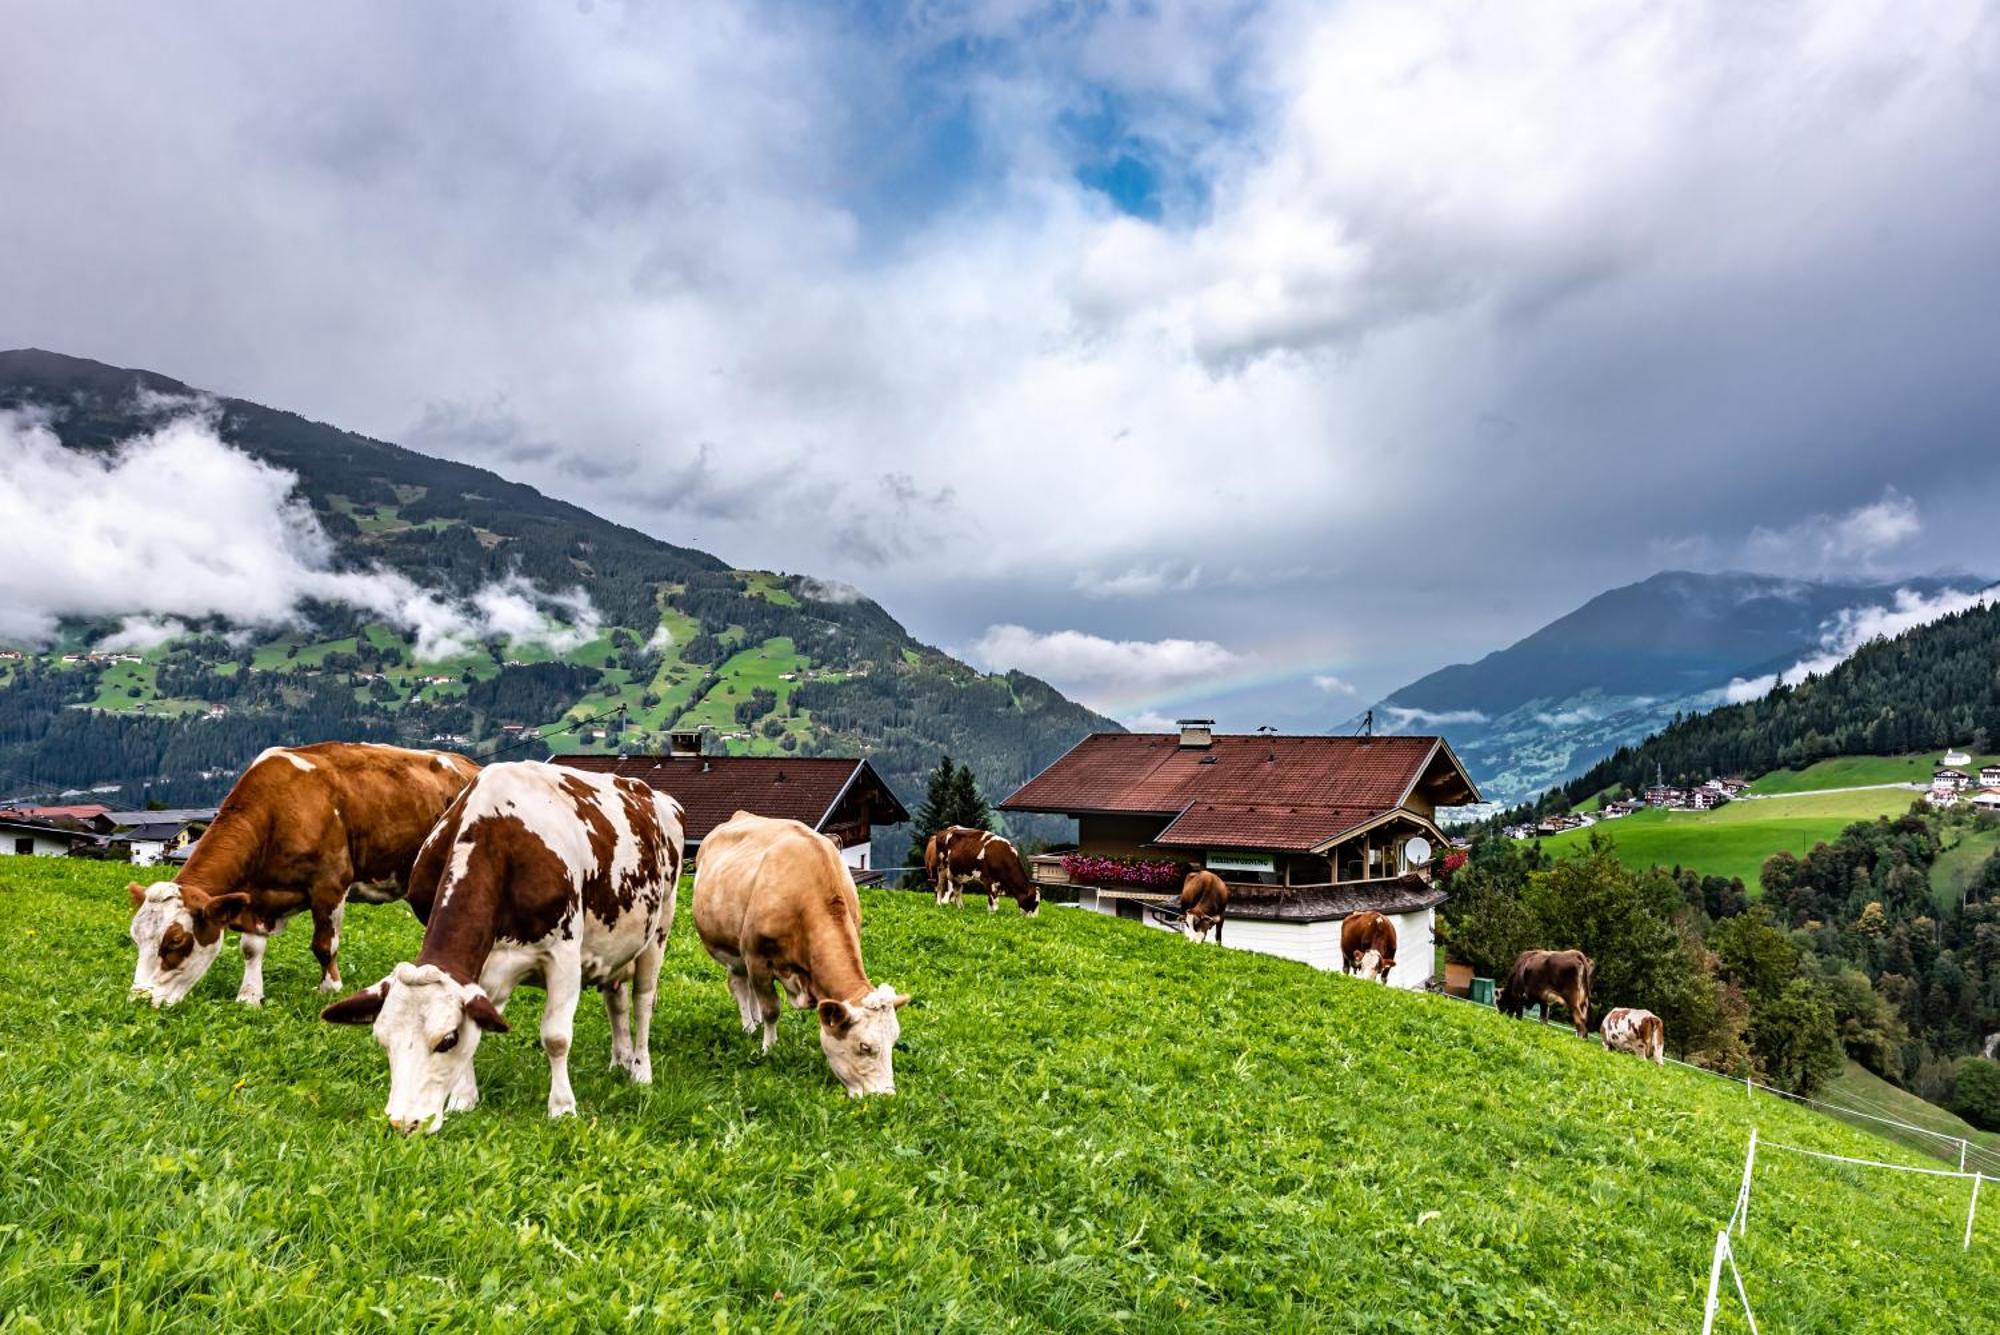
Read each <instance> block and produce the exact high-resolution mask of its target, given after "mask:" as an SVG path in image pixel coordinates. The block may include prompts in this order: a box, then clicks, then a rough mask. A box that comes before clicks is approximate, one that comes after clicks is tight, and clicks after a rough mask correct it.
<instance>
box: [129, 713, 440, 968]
mask: <svg viewBox="0 0 2000 1335" xmlns="http://www.w3.org/2000/svg"><path fill="white" fill-rule="evenodd" d="M478 772H479V766H477V765H475V764H474V763H473V762H472V761H470V760H467V759H466V758H465V757H464V756H460V755H453V754H451V753H450V752H447V751H409V750H405V749H403V748H402V747H399V746H377V745H374V744H372V743H365V742H320V743H318V744H316V745H313V746H294V747H273V748H271V749H270V750H268V751H266V752H264V753H263V754H262V755H260V756H258V757H257V758H256V759H255V760H253V761H252V762H250V767H249V768H248V769H246V770H244V771H243V777H241V778H240V779H238V780H237V781H236V785H235V786H234V787H233V788H231V789H230V790H229V795H228V796H227V797H225V798H223V799H222V806H221V808H220V809H219V810H218V811H217V812H216V814H215V821H214V823H213V824H211V825H210V826H209V827H208V832H207V833H206V834H204V835H202V837H201V839H200V841H199V842H197V843H196V844H195V846H194V851H193V853H191V854H190V855H189V857H188V861H187V866H186V867H184V868H182V870H181V874H180V876H179V877H178V878H177V879H176V880H172V881H160V882H156V883H154V884H153V885H151V886H141V885H136V884H135V885H133V886H132V887H131V894H132V909H133V914H132V941H133V944H134V945H136V946H137V947H138V948H139V959H138V964H137V966H136V967H135V969H134V971H133V975H132V995H133V996H135V997H140V996H143V997H149V998H151V999H152V1002H153V1004H154V1005H155V1006H171V1005H173V1004H174V1003H175V1002H177V1001H179V1000H181V998H183V997H185V996H186V995H187V994H188V993H189V992H190V991H192V990H193V988H194V985H195V984H196V983H198V982H200V981H201V978H202V975H203V974H205V973H207V972H208V969H209V966H210V965H212V964H214V963H215V957H216V956H217V955H219V954H221V953H222V934H223V932H224V931H225V930H228V931H234V932H240V933H242V937H243V986H242V987H241V988H240V989H239V990H238V991H237V993H236V999H237V1000H238V1001H242V1002H247V1003H248V1004H250V1005H252V1006H255V1005H260V1004H261V1003H262V1002H263V1000H264V947H265V942H266V938H268V937H269V936H270V935H271V934H272V933H274V932H276V931H278V930H279V929H280V928H281V927H283V926H284V924H285V921H286V919H288V918H290V917H291V916H292V915H293V914H296V913H299V912H302V911H309V912H311V914H312V921H313V938H312V949H313V954H314V956H316V957H317V958H318V960H319V966H320V991H322V992H332V991H335V990H337V989H338V988H339V987H340V960H339V952H340V924H341V919H342V917H343V916H344V915H345V913H346V909H347V898H348V895H349V892H350V891H352V893H353V896H354V898H356V899H359V900H361V901H362V902H364V903H374V904H386V903H388V902H390V901H392V900H396V899H401V898H402V897H403V896H404V894H406V893H407V891H408V889H409V875H410V864H411V863H412V862H414V861H415V860H416V856H417V849H418V848H419V847H420V846H421V845H422V844H423V842H424V836H426V835H428V834H429V833H430V832H431V827H432V826H433V825H436V824H437V821H438V817H439V816H441V815H443V814H444V809H445V808H446V807H447V806H449V805H451V802H452V799H454V798H456V797H457V796H458V795H459V793H460V792H462V791H463V790H464V789H465V786H466V785H467V784H468V783H470V782H472V778H473V776H474V775H475V774H477V773H478Z"/></svg>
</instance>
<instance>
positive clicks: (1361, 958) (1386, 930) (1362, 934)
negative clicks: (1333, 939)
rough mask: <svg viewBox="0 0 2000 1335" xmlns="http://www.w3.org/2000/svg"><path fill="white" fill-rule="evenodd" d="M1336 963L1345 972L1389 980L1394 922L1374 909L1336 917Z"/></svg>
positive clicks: (1394, 944)
mask: <svg viewBox="0 0 2000 1335" xmlns="http://www.w3.org/2000/svg"><path fill="white" fill-rule="evenodd" d="M1340 967H1341V968H1342V969H1343V970H1345V971H1346V972H1348V973H1351V974H1360V975H1361V976H1362V977H1364V978H1365V977H1371V976H1372V977H1373V978H1375V979H1376V981H1378V982H1383V983H1386V982H1388V981H1389V974H1390V972H1391V971H1392V970H1393V969H1394V968H1395V967H1396V924H1395V923H1393V922H1390V921H1389V919H1388V918H1387V917H1385V916H1384V915H1382V914H1380V913H1377V912H1376V911H1375V910H1374V909H1363V910H1362V911H1361V912H1359V913H1350V914H1348V915H1347V916H1346V917H1345V918H1343V919H1341V920H1340Z"/></svg>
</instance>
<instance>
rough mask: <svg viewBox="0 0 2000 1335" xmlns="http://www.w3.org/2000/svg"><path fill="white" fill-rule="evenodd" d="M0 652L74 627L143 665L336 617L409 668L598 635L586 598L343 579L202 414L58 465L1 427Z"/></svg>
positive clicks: (501, 587) (302, 507)
mask: <svg viewBox="0 0 2000 1335" xmlns="http://www.w3.org/2000/svg"><path fill="white" fill-rule="evenodd" d="M0 476H5V478H6V479H7V483H6V486H4V487H0V565H4V566H5V568H7V569H9V570H14V571H19V572H32V578H19V579H15V580H12V581H10V582H9V584H8V587H7V590H6V592H5V594H4V595H0V638H4V639H10V640H23V641H29V642H36V643H41V642H47V641H48V640H50V639H52V638H53V637H54V635H55V634H56V631H57V626H58V623H59V622H60V621H61V620H62V619H64V618H68V617H88V618H111V617H116V618H119V619H120V623H119V627H118V629H117V630H116V631H115V632H113V633H112V634H111V635H110V636H108V637H107V638H106V639H104V640H103V641H102V642H101V646H102V647H104V648H106V649H123V650H137V649H144V648H148V647H151V646H152V645H154V644H158V643H160V642H161V641H163V640H166V639H171V638H173V637H174V636H175V635H178V634H181V633H183V632H184V631H185V630H186V629H187V625H188V623H190V622H195V621H205V620H214V619H221V620H224V621H227V622H229V623H231V624H233V625H238V626H256V627H272V626H283V625H292V624H298V623H300V622H301V621H302V620H303V616H302V613H301V610H300V608H301V605H302V604H303V603H305V602H307V601H315V600H316V601H319V602H326V603H341V604H345V605H347V606H350V607H353V608H356V609H358V610H360V611H363V612H366V613H367V614H369V615H370V616H373V617H376V618H378V619H380V620H382V621H385V622H388V623H389V624H391V625H394V626H396V627H398V628H400V629H402V630H404V631H406V632H409V633H410V634H411V635H412V636H413V637H414V638H415V641H416V647H417V652H418V654H419V656H421V657H425V658H440V657H447V656H449V655H451V654H454V653H459V652H462V651H464V650H465V649H466V648H468V647H470V646H471V645H473V644H475V643H477V642H479V641H482V640H487V639H492V638H496V637H497V638H502V639H509V640H514V641H518V642H535V643H542V644H547V645H548V646H550V647H551V648H553V649H557V650H563V649H569V648H574V647H576V646H577V645H579V644H582V643H584V642H585V641H587V640H589V639H590V638H591V637H592V636H594V635H595V634H596V632H597V628H598V625H599V618H598V615H597V611H596V609H595V608H594V607H593V606H592V605H591V603H590V600H589V598H588V597H587V596H586V595H585V594H584V593H583V591H582V590H580V589H568V590H561V591H556V592H551V591H548V590H545V589H541V588H538V587H537V586H535V585H534V584H532V583H530V582H529V581H527V580H525V579H522V578H520V577H518V576H513V577H509V578H507V579H503V580H498V581H495V582H493V583H490V584H487V585H485V586H484V587H482V588H479V589H477V590H474V591H473V592H472V593H471V594H469V595H467V596H464V597H458V596H453V595H447V594H444V593H440V592H438V591H436V590H432V589H426V588H424V587H422V586H420V585H418V584H417V583H416V582H415V581H414V580H412V579H411V578H410V577H409V576H407V575H404V574H402V573H401V572H398V571H394V570H390V569H388V568H386V567H382V566H369V567H364V568H359V569H345V568H340V567H339V566H338V564H337V562H336V559H335V557H336V552H335V547H334V544H333V541H332V539H331V538H330V537H328V535H327V533H326V531H325V530H324V529H323V528H321V527H320V524H319V521H318V519H317V518H316V517H315V516H314V515H313V512H312V509H311V508H310V507H309V506H308V505H307V504H306V503H305V502H304V501H303V500H302V499H300V498H299V497H298V496H297V495H295V494H294V490H293V489H294V487H295V485H296V483H297V481H298V479H297V478H296V477H294V476H293V475H292V474H291V473H288V472H286V471H284V470H283V469H279V468H273V467H271V466H269V465H267V464H264V463H261V462H259V461H258V460H256V459H253V458H251V457H250V456H249V455H247V454H245V453H243V452H242V451H240V450H236V449H233V448H231V447H230V446H229V445H227V444H225V443H224V442H223V441H222V440H221V438H220V437H218V436H217V434H216V431H215V427H214V423H213V421H212V420H211V419H210V418H208V417H206V416H202V415H182V416H177V417H172V418H170V419H168V420H166V421H165V422H163V423H162V424H161V425H160V426H158V427H157V428H155V429H154V430H152V431H151V432H149V433H147V434H145V435H142V436H138V437H135V438H134V439H132V440H129V441H127V442H125V443H124V444H123V445H121V446H120V447H119V448H118V449H117V450H116V451H114V452H111V453H108V454H83V453H77V452H73V451H70V450H66V449H64V448H63V447H62V445H61V444H60V443H59V442H58V441H57V439H56V436H55V434H54V433H53V432H52V431H50V430H49V429H48V427H47V426H46V425H45V424H44V423H43V422H41V421H38V420H36V419H35V418H33V417H29V416H24V415H21V414H16V413H8V414H0Z"/></svg>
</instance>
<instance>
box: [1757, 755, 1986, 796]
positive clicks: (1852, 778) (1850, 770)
mask: <svg viewBox="0 0 2000 1335" xmlns="http://www.w3.org/2000/svg"><path fill="white" fill-rule="evenodd" d="M1942 756H1943V752H1939V751H1926V752H1924V753H1923V754H1921V755H1909V756H1835V757H1834V758H1833V759H1831V760H1821V761H1818V762H1816V763H1814V764H1811V765H1807V766H1806V767H1805V768H1804V769H1774V770H1772V771H1771V772H1770V773H1769V774H1765V775H1762V776H1760V777H1759V778H1757V779H1756V780H1755V781H1754V782H1752V783H1751V785H1750V791H1751V792H1753V793H1810V792H1818V791H1820V790H1822V789H1827V788H1859V787H1862V786H1864V785H1866V784H1871V783H1921V784H1926V785H1928V784H1929V783H1930V781H1931V775H1932V774H1934V773H1936V772H1937V769H1938V766H1939V765H1941V764H1942V763H1943V760H1942V758H1941V757H1942ZM1992 764H2000V760H1996V759H1995V758H1994V757H1993V756H1974V757H1973V758H1972V764H1971V766H1970V767H1969V768H1970V769H1971V770H1973V771H1974V777H1975V778H1976V777H1978V775H1977V770H1978V768H1979V767H1980V766H1981V765H1992Z"/></svg>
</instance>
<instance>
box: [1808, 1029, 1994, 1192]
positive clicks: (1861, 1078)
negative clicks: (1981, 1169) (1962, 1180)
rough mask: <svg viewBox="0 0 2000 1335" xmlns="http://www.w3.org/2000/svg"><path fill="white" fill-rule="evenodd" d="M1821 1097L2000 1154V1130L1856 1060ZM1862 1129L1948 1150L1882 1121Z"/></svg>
mask: <svg viewBox="0 0 2000 1335" xmlns="http://www.w3.org/2000/svg"><path fill="white" fill-rule="evenodd" d="M1820 1097H1821V1098H1822V1099H1823V1100H1824V1101H1825V1102H1827V1103H1831V1104H1835V1105H1838V1106H1842V1107H1849V1108H1853V1109H1855V1110H1857V1111H1858V1112H1863V1113H1867V1114H1870V1115H1871V1116H1874V1117H1882V1118H1887V1119H1889V1120H1890V1121H1895V1122H1906V1123H1908V1124H1909V1125H1910V1126H1920V1127H1924V1128H1926V1129H1927V1130H1931V1131H1935V1132H1937V1133H1938V1135H1940V1136H1952V1137H1956V1138H1958V1139H1961V1140H1969V1141H1971V1142H1972V1143H1973V1144H1974V1145H1977V1146H1980V1147H1982V1148H1984V1149H1987V1150H1991V1151H1992V1152H1993V1153H1995V1154H2000V1134H1996V1133H1994V1132H1992V1131H1981V1130H1979V1129H1978V1128H1977V1127H1975V1126H1973V1125H1972V1123H1970V1122H1968V1121H1966V1120H1965V1119H1964V1118H1962V1117H1960V1116H1959V1115H1958V1114H1957V1113H1954V1112H1952V1111H1951V1110H1950V1109H1948V1108H1940V1107H1938V1106H1937V1105H1936V1104H1935V1103H1926V1102H1925V1101H1924V1100H1922V1099H1920V1098H1918V1097H1917V1096H1916V1095H1915V1094H1912V1093H1910V1091H1909V1090H1907V1089H1902V1088H1899V1087H1898V1086H1895V1085H1892V1084H1890V1083H1889V1082H1888V1081H1887V1080H1884V1079H1883V1078H1882V1077H1881V1076H1879V1075H1876V1074H1875V1073H1874V1072H1873V1071H1871V1070H1869V1069H1868V1068H1867V1067H1865V1066H1863V1065H1861V1064H1860V1063H1859V1062H1856V1061H1849V1062H1848V1063H1847V1069H1846V1070H1845V1071H1844V1072H1842V1073H1841V1074H1840V1075H1838V1076H1836V1077H1835V1078H1834V1079H1833V1081H1832V1083H1830V1084H1828V1085H1827V1087H1826V1088H1825V1089H1824V1090H1823V1091H1821V1094H1820ZM1863 1129H1864V1130H1873V1131H1874V1132H1875V1134H1876V1135H1879V1136H1887V1137H1889V1138H1890V1139H1891V1140H1899V1141H1902V1142H1904V1143H1906V1144H1908V1145H1909V1146H1911V1148H1913V1149H1919V1150H1923V1151H1925V1152H1926V1153H1928V1154H1932V1155H1937V1156H1945V1157H1948V1156H1949V1154H1950V1153H1951V1151H1949V1150H1946V1149H1942V1148H1940V1145H1941V1143H1942V1142H1940V1141H1939V1140H1938V1139H1937V1137H1936V1136H1926V1135H1923V1134H1922V1133H1921V1132H1916V1131H1903V1130H1899V1129H1898V1128H1896V1127H1885V1126H1883V1125H1882V1124H1881V1123H1875V1124H1873V1125H1872V1126H1870V1127H1864V1128H1863ZM1968 1166H1970V1165H1968ZM1982 1203H1983V1202H1982Z"/></svg>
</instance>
